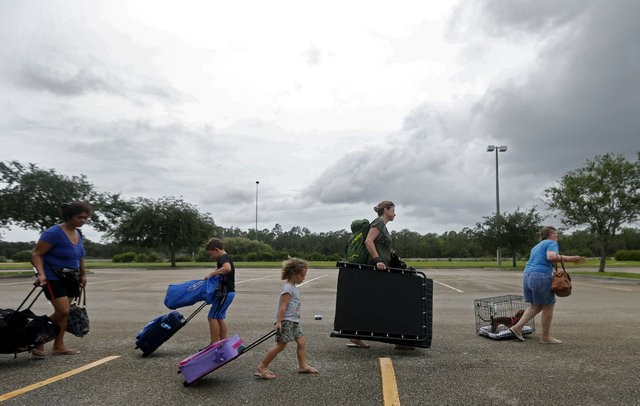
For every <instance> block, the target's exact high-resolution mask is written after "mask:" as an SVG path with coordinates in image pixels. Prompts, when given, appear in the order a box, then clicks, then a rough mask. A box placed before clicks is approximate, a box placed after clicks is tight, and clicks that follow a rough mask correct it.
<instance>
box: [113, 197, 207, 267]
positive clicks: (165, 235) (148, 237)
mask: <svg viewBox="0 0 640 406" xmlns="http://www.w3.org/2000/svg"><path fill="white" fill-rule="evenodd" d="M136 206H137V207H136V209H135V210H134V211H133V212H131V213H130V214H128V215H127V216H125V218H124V219H123V220H122V221H121V222H120V224H118V226H117V227H116V228H114V229H113V230H111V231H109V232H108V235H109V236H110V237H112V238H113V239H114V240H115V241H116V242H117V243H119V244H122V245H126V246H133V247H140V248H153V249H158V250H164V251H166V252H167V254H168V255H169V260H170V261H171V266H172V267H175V266H176V254H177V253H178V252H181V250H182V251H184V252H187V253H191V252H195V251H196V249H197V247H198V246H201V245H203V244H204V243H205V242H206V241H207V239H208V238H210V237H212V236H213V235H214V234H215V232H216V231H217V229H218V228H217V227H216V225H215V223H214V222H213V218H211V216H210V215H209V214H208V213H206V214H203V213H200V212H199V211H198V209H197V208H196V207H195V206H193V205H191V204H189V203H186V202H184V201H182V200H181V199H177V198H174V197H164V198H161V199H158V200H153V199H144V198H141V199H139V200H138V202H137V204H136Z"/></svg>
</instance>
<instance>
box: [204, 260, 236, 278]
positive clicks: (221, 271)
mask: <svg viewBox="0 0 640 406" xmlns="http://www.w3.org/2000/svg"><path fill="white" fill-rule="evenodd" d="M229 272H231V263H229V262H225V263H224V264H222V266H221V267H220V268H218V269H214V270H213V271H212V272H210V273H209V274H208V275H207V276H205V277H204V278H205V279H208V278H211V277H212V276H215V275H224V274H226V273H229Z"/></svg>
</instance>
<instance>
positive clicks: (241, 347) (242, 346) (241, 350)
mask: <svg viewBox="0 0 640 406" xmlns="http://www.w3.org/2000/svg"><path fill="white" fill-rule="evenodd" d="M243 352H244V345H241V346H239V347H238V355H240V354H242V353H243Z"/></svg>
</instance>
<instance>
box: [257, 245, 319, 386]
mask: <svg viewBox="0 0 640 406" xmlns="http://www.w3.org/2000/svg"><path fill="white" fill-rule="evenodd" d="M307 269H309V264H308V263H307V261H305V260H304V259H300V258H289V259H287V260H285V261H283V262H282V273H281V278H282V280H286V281H287V283H285V284H284V287H283V288H282V293H280V300H279V302H278V310H277V311H276V322H275V326H276V330H277V332H276V345H275V346H274V347H273V348H271V349H270V350H269V351H267V353H266V354H265V356H264V358H263V359H262V362H261V363H260V364H258V366H257V367H256V372H254V373H253V375H254V376H256V377H258V378H262V379H274V378H275V377H276V374H274V373H273V372H271V371H270V370H269V364H270V363H271V361H273V360H274V359H275V358H276V356H277V355H278V354H279V353H280V352H282V351H283V350H284V349H285V347H286V346H287V343H288V342H291V341H295V342H296V344H297V345H298V348H297V350H296V355H297V357H298V372H299V373H301V374H317V373H318V370H317V369H315V368H314V367H312V366H310V365H309V364H307V359H306V354H305V338H304V334H303V333H302V330H301V329H300V307H301V303H300V294H299V293H298V288H297V287H296V284H300V283H302V282H303V281H304V278H305V276H306V275H307Z"/></svg>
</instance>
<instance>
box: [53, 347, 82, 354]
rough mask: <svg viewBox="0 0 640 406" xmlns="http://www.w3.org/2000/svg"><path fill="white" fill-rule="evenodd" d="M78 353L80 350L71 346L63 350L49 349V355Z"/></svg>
mask: <svg viewBox="0 0 640 406" xmlns="http://www.w3.org/2000/svg"><path fill="white" fill-rule="evenodd" d="M78 354H80V351H78V350H76V349H73V348H67V349H66V350H64V351H51V355H78Z"/></svg>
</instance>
